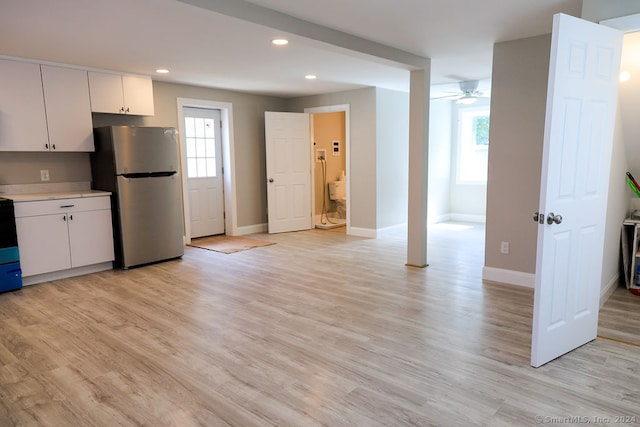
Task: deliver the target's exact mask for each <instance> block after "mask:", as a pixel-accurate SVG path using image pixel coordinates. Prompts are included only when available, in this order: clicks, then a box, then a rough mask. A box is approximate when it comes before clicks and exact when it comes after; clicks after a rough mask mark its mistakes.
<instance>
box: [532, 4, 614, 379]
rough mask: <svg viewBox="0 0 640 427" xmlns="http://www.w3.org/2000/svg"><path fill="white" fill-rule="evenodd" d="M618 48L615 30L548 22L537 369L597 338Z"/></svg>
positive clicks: (570, 20)
mask: <svg viewBox="0 0 640 427" xmlns="http://www.w3.org/2000/svg"><path fill="white" fill-rule="evenodd" d="M621 47H622V33H621V32H620V31H618V30H614V29H611V28H608V27H604V26H601V25H597V24H593V23H590V22H587V21H583V20H581V19H578V18H574V17H571V16H568V15H561V14H559V15H556V16H555V17H554V24H553V36H552V43H551V62H550V67H549V87H548V94H547V112H546V123H545V137H544V149H543V159H542V183H541V190H540V205H539V209H540V211H539V215H540V223H539V224H538V247H537V261H536V284H535V297H534V313H533V337H532V343H531V365H532V366H535V367H537V366H540V365H542V364H544V363H547V362H548V361H550V360H553V359H555V358H557V357H559V356H561V355H563V354H565V353H567V352H569V351H571V350H573V349H574V348H576V347H579V346H581V345H583V344H585V343H587V342H589V341H591V340H593V339H595V338H596V334H597V327H598V310H599V301H600V288H601V273H602V259H603V247H604V232H605V220H606V210H607V209H606V208H607V192H608V188H609V173H610V163H611V150H612V142H613V129H614V121H615V112H616V105H617V89H618V72H619V67H620V53H621ZM523 102H526V101H524V100H523Z"/></svg>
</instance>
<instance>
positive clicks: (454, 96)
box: [429, 93, 461, 100]
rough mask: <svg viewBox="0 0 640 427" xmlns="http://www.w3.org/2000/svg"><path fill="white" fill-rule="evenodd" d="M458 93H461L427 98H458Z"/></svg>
mask: <svg viewBox="0 0 640 427" xmlns="http://www.w3.org/2000/svg"><path fill="white" fill-rule="evenodd" d="M460 95H461V94H460V93H457V94H455V95H444V96H436V97H433V98H429V99H431V100H434V99H447V98H449V99H453V98H459V97H460Z"/></svg>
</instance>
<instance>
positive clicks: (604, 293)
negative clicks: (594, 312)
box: [600, 273, 620, 307]
mask: <svg viewBox="0 0 640 427" xmlns="http://www.w3.org/2000/svg"><path fill="white" fill-rule="evenodd" d="M619 282H620V273H616V274H615V275H614V276H613V277H612V278H611V280H609V282H607V284H606V285H605V286H604V288H602V290H601V291H600V307H602V306H603V305H604V303H605V302H607V300H608V299H609V297H610V296H611V294H612V293H613V291H615V290H616V288H617V287H618V285H619Z"/></svg>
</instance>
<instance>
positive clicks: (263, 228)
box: [227, 224, 269, 236]
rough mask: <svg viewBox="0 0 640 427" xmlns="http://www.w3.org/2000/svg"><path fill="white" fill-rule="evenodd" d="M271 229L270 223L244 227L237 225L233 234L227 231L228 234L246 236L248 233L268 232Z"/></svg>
mask: <svg viewBox="0 0 640 427" xmlns="http://www.w3.org/2000/svg"><path fill="white" fill-rule="evenodd" d="M268 231H269V225H268V224H254V225H247V226H244V227H237V228H236V229H235V230H234V232H233V234H231V233H227V235H228V236H246V235H247V234H255V233H267V232H268Z"/></svg>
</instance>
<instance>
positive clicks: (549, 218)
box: [547, 212, 562, 225]
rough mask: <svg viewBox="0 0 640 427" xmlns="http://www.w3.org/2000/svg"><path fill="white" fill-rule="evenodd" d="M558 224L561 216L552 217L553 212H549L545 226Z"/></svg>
mask: <svg viewBox="0 0 640 427" xmlns="http://www.w3.org/2000/svg"><path fill="white" fill-rule="evenodd" d="M554 222H555V223H556V224H560V223H561V222H562V215H554V214H553V212H549V216H547V224H549V225H551V224H553V223H554Z"/></svg>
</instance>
